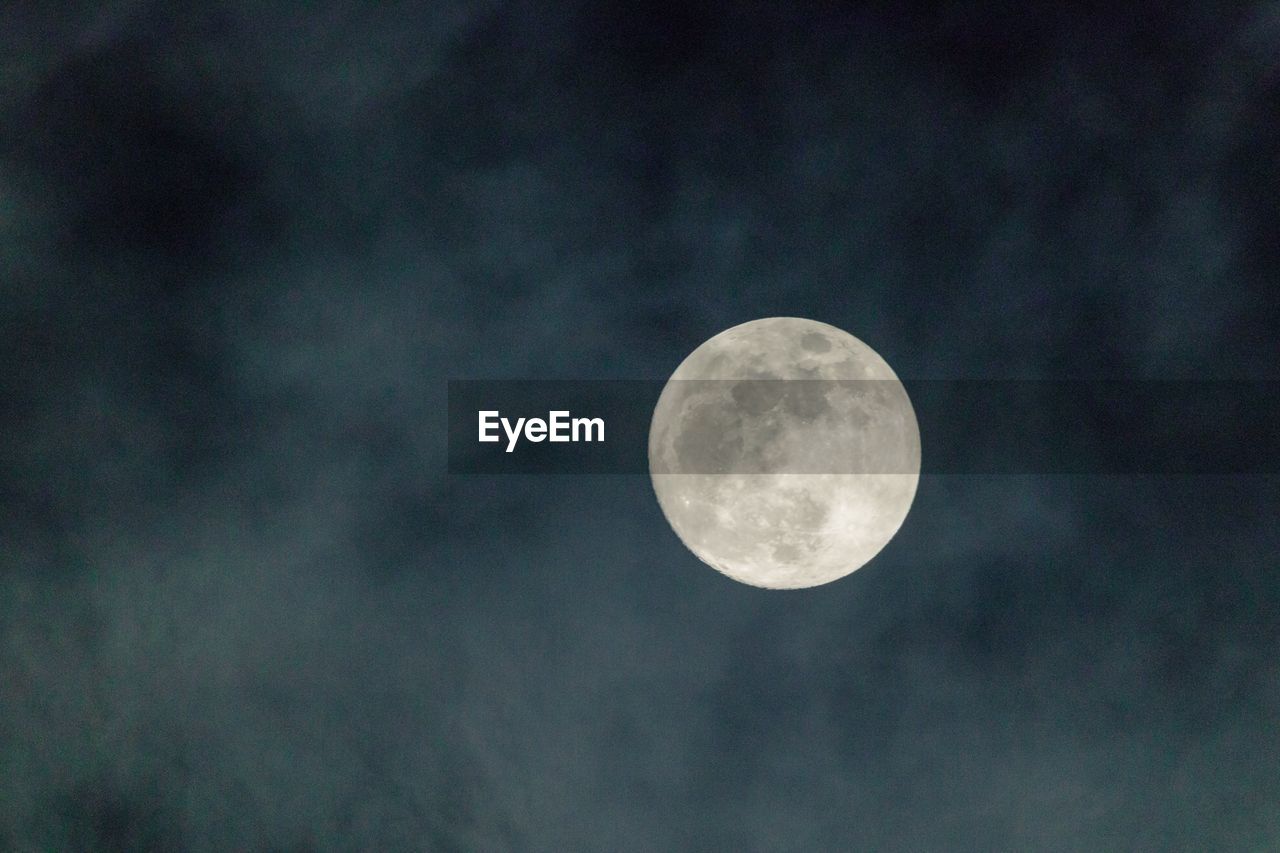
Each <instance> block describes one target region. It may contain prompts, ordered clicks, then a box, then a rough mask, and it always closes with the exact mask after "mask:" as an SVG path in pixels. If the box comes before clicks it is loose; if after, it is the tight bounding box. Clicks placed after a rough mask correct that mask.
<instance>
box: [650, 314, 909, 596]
mask: <svg viewBox="0 0 1280 853" xmlns="http://www.w3.org/2000/svg"><path fill="white" fill-rule="evenodd" d="M649 473H650V477H651V478H652V480H653V490H654V492H655V493H656V494H657V496H658V504H659V505H660V506H661V507H662V512H663V514H664V515H665V516H666V517H667V521H669V522H670V523H671V527H672V528H673V529H674V530H675V532H676V535H677V536H679V537H680V540H681V541H682V542H683V543H684V544H685V545H686V546H687V547H688V548H689V550H690V551H692V552H693V553H694V555H696V556H697V557H698V558H699V559H700V560H702V561H703V562H704V563H707V564H708V565H710V566H712V567H713V568H715V569H717V570H719V571H721V572H723V573H724V574H726V575H728V576H729V577H731V578H733V579H734V580H737V581H741V582H742V583H746V584H750V585H752V586H758V587H766V588H770V589H799V588H802V587H810V586H819V585H821V584H825V583H830V582H831V581H834V580H837V579H838V578H842V577H844V576H845V575H847V574H849V573H850V572H853V571H854V570H856V569H858V568H861V567H862V566H864V565H865V564H866V563H867V562H868V561H869V560H871V558H873V557H874V556H875V555H876V554H878V553H880V551H881V550H882V549H883V548H884V547H885V545H887V544H888V542H889V540H890V539H892V538H893V537H894V535H895V534H896V533H897V532H898V529H899V528H900V527H901V526H902V522H903V520H904V519H905V518H906V517H907V512H908V510H910V508H911V503H912V501H913V500H914V499H915V495H916V487H917V485H918V483H919V480H920V428H919V425H918V424H917V423H916V416H915V410H914V409H913V408H912V406H911V401H910V400H909V399H908V397H907V392H906V389H905V388H904V387H903V386H902V383H901V382H900V381H899V380H898V377H897V374H895V373H894V372H893V370H892V369H891V368H890V367H889V365H888V364H887V363H886V362H885V360H884V359H883V358H881V357H880V356H879V355H878V354H877V353H876V352H875V350H873V349H871V347H869V346H867V345H866V344H864V343H863V342H862V341H860V340H858V339H857V338H855V337H854V336H853V335H850V334H849V333H848V332H845V331H842V330H841V329H837V328H836V327H834V326H829V325H827V324H826V323H819V322H817V321H814V320H805V319H801V318H798V317H770V318H766V319H763V320H754V321H752V322H750V323H743V324H742V325H740V326H734V327H733V328H731V329H728V330H726V331H724V332H721V333H720V334H718V335H716V336H715V337H713V338H711V339H710V340H708V341H707V342H706V343H704V344H702V345H701V346H700V347H698V348H697V349H695V350H694V351H693V352H692V353H691V354H690V355H689V357H688V358H686V359H685V360H684V361H683V362H682V363H681V364H680V366H679V367H678V368H676V371H675V373H674V374H672V376H671V379H670V380H668V382H667V384H666V385H665V387H664V388H663V389H662V394H661V395H660V396H659V398H658V404H657V406H656V407H655V409H654V412H653V420H652V422H651V423H650V426H649Z"/></svg>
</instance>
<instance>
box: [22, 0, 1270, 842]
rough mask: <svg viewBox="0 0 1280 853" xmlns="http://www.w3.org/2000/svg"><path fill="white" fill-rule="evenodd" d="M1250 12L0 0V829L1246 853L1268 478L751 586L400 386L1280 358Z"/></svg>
mask: <svg viewBox="0 0 1280 853" xmlns="http://www.w3.org/2000/svg"><path fill="white" fill-rule="evenodd" d="M37 7H39V8H37ZM1278 8H1280V7H1278V6H1277V5H1276V4H1274V3H1259V4H1254V5H1252V6H1244V7H1239V8H1238V9H1236V10H1234V11H1230V12H1223V11H1222V10H1220V9H1212V8H1209V7H1207V6H1206V7H1203V8H1202V7H1200V6H1197V5H1196V4H1189V3H1188V4H1174V5H1173V6H1165V7H1162V8H1161V9H1157V10H1152V9H1150V8H1144V9H1137V8H1134V9H1124V8H1120V9H1117V8H1115V7H1114V5H1113V4H1108V5H1107V6H1106V7H1105V8H1103V9H1099V10H1096V11H1092V12H1085V11H1080V10H1066V9H1064V10H1062V11H1057V12H1049V11H1045V12H1036V11H1032V10H1027V9H1023V8H1021V7H1020V6H1016V5H1014V4H995V5H994V6H993V5H991V4H981V5H979V4H948V5H945V6H943V7H941V8H940V9H937V10H928V11H926V10H911V11H902V10H901V9H898V8H896V7H890V6H889V5H883V4H873V5H870V6H867V7H863V8H850V7H844V6H840V5H836V4H822V5H821V6H818V7H814V8H813V9H810V10H806V11H803V12H802V11H798V10H797V11H789V10H778V9H766V8H760V7H755V6H745V5H744V6H741V7H734V8H729V7H723V6H718V5H715V4H696V3H695V4H692V5H691V4H688V3H682V4H677V5H674V6H669V7H667V6H661V5H659V6H654V5H653V4H647V5H644V6H643V7H641V6H635V5H634V4H631V5H626V4H623V5H617V6H611V5H606V6H600V5H598V4H595V5H592V4H584V5H581V6H579V5H576V4H541V5H525V4H500V3H488V4H483V3H475V4H463V3H459V4H438V3H432V4H406V3H395V4H386V5H383V6H381V7H380V9H379V10H377V11H369V10H367V9H365V8H364V7H360V6H357V5H355V4H350V5H348V4H342V3H336V2H335V3H325V4H320V5H318V6H314V7H312V8H310V9H309V10H308V11H306V12H300V11H299V9H298V8H296V7H294V6H285V5H275V4H266V5H264V4H243V3H242V4H231V5H222V6H219V7H217V8H213V7H208V8H205V7H201V6H198V5H197V6H196V7H184V8H182V9H181V10H179V7H178V6H176V5H174V4H155V3H114V4H105V5H104V4H78V5H77V4H64V5H63V6H62V8H55V7H54V6H49V5H47V4H46V5H41V4H9V5H7V6H5V7H3V8H2V9H0V32H4V33H6V36H5V41H6V44H8V45H12V49H10V50H6V51H4V52H3V53H5V56H3V57H2V58H0V127H3V128H4V129H5V131H6V132H4V133H3V134H0V235H2V236H0V347H2V348H3V352H2V355H3V364H4V367H3V369H0V418H2V424H3V441H0V756H2V759H0V764H2V765H3V772H0V847H4V848H14V849H176V848H187V849H292V850H299V849H335V850H344V849H439V850H453V849H457V850H502V849H513V850H548V851H552V850H554V851H561V850H629V849H635V850H677V849H697V850H716V849H726V850H823V849H902V850H919V849H1050V850H1059V849H1062V850H1068V849H1081V850H1098V849H1187V850H1208V849H1269V848H1273V847H1274V846H1276V845H1277V844H1278V843H1280V820H1278V818H1277V815H1280V809H1277V805H1278V804H1280V782H1278V781H1277V779H1276V775H1275V772H1274V770H1275V767H1274V758H1273V757H1274V756H1275V755H1277V754H1280V728H1278V727H1277V726H1276V725H1275V723H1276V719H1277V715H1278V714H1280V669H1278V665H1277V660H1280V657H1278V656H1277V652H1278V651H1280V648H1278V646H1280V611H1278V610H1277V608H1278V607H1280V581H1277V577H1276V572H1275V568H1276V566H1275V555H1276V554H1277V553H1278V552H1280V534H1278V533H1277V531H1276V527H1275V525H1274V519H1275V517H1276V514H1277V509H1278V508H1280V482H1277V480H1276V479H1275V478H1264V477H1219V478H1209V477H1204V478H1181V479H1177V478H1174V479H1161V478H1122V477H1109V478H1108V477H1093V478H1089V477H988V478H979V477H970V478H964V477H938V478H930V479H927V480H926V481H924V482H923V483H922V486H921V491H920V495H919V497H918V499H917V503H916V505H915V507H914V508H913V510H912V513H911V515H910V517H909V518H908V521H907V523H906V526H905V528H904V530H903V532H902V533H901V535H900V536H899V538H898V539H897V540H896V541H895V542H894V543H893V544H892V545H891V547H890V548H889V549H888V550H887V551H886V552H885V553H884V554H882V555H881V556H880V557H879V558H877V559H876V560H875V561H874V562H873V563H872V564H871V565H870V566H868V567H867V568H865V569H863V570H861V571H859V572H858V573H856V574H855V575H853V576H851V577H850V578H848V579H846V580H844V581H842V582H840V583H838V584H836V585H834V586H831V587H826V588H820V589H816V590H811V591H804V592H797V593H794V594H776V593H775V594H770V593H765V592H762V591H759V590H754V589H749V588H746V587H742V586H739V585H735V584H733V583H732V582H730V581H727V580H725V579H723V578H721V577H720V576H718V575H717V574H715V573H714V572H713V571H711V570H710V569H708V568H706V567H703V566H701V565H700V564H698V563H697V562H696V561H695V560H694V558H693V557H691V556H690V555H689V554H688V553H687V552H685V551H684V550H683V548H682V547H681V546H680V545H679V543H678V542H677V541H676V540H675V537H674V535H673V534H672V533H671V532H670V529H669V528H668V527H667V526H666V523H665V521H664V520H663V519H662V517H661V514H660V512H659V510H658V508H657V505H656V502H655V501H654V499H653V496H652V493H651V490H650V487H649V484H648V482H647V481H646V480H644V479H643V478H639V477H617V478H607V477H593V478H574V477H564V478H538V477H530V478H509V479H502V478H474V479H465V478H454V479H450V478H447V477H446V476H445V475H444V473H443V472H444V465H445V441H444V427H445V421H444V413H443V405H444V391H445V380H446V379H447V378H451V377H454V378H459V377H493V378H508V377H537V378H555V377H594V378H611V377H644V378H662V377H663V376H665V375H667V374H668V373H669V372H670V370H672V369H673V368H674V366H675V365H676V364H677V363H678V362H679V360H680V359H681V358H682V357H683V356H684V355H685V354H687V352H688V351H689V350H691V349H692V348H693V347H694V346H696V345H697V344H698V343H700V342H701V341H702V340H704V339H705V338H707V337H709V336H710V335H712V334H714V333H715V332H717V331H720V330H721V329H723V328H725V327H727V326H729V325H732V324H734V323H736V322H740V321H744V320H747V319H751V318H754V317H758V316H764V315H769V314H790V315H800V316H810V317H814V318H817V319H821V320H824V321H827V322H830V323H833V324H835V325H838V326H841V327H843V328H846V329H848V330H849V331H851V332H852V333H854V334H855V335H858V336H859V337H861V338H863V339H864V340H866V341H867V342H868V343H870V344H871V345H872V346H873V347H875V348H876V349H877V350H878V351H879V352H880V353H882V354H883V355H884V356H885V357H886V359H887V360H888V361H889V362H890V364H892V365H893V366H894V368H895V369H896V370H897V371H898V373H899V374H901V375H903V376H909V377H921V378H923V377H991V376H1043V377H1059V376H1061V377H1081V376H1161V377H1163V376H1204V377H1249V376H1253V377H1261V376H1270V377H1272V378H1274V376H1275V374H1274V364H1275V363H1276V362H1277V360H1278V356H1280V352H1278V350H1277V345H1276V340H1277V338H1276V333H1277V331H1278V330H1280V295H1278V294H1280V289H1277V288H1276V287H1275V284H1276V275H1277V269H1278V268H1280V242H1278V241H1277V239H1276V237H1277V233H1280V231H1278V226H1280V171H1278V170H1280V133H1278V132H1277V131H1280V119H1278V115H1280V113H1278V112H1277V110H1278V108H1280V71H1278V68H1280V66H1277V63H1276V56H1277V55H1280V52H1278V51H1277V48H1280V44H1278V43H1277V39H1278V38H1280V27H1278V26H1277V21H1280V12H1278V11H1277V9H1278ZM1063 426H1064V429H1070V428H1071V425H1070V424H1064V425H1063ZM924 441H925V442H926V452H927V442H928V436H925V437H924Z"/></svg>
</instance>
